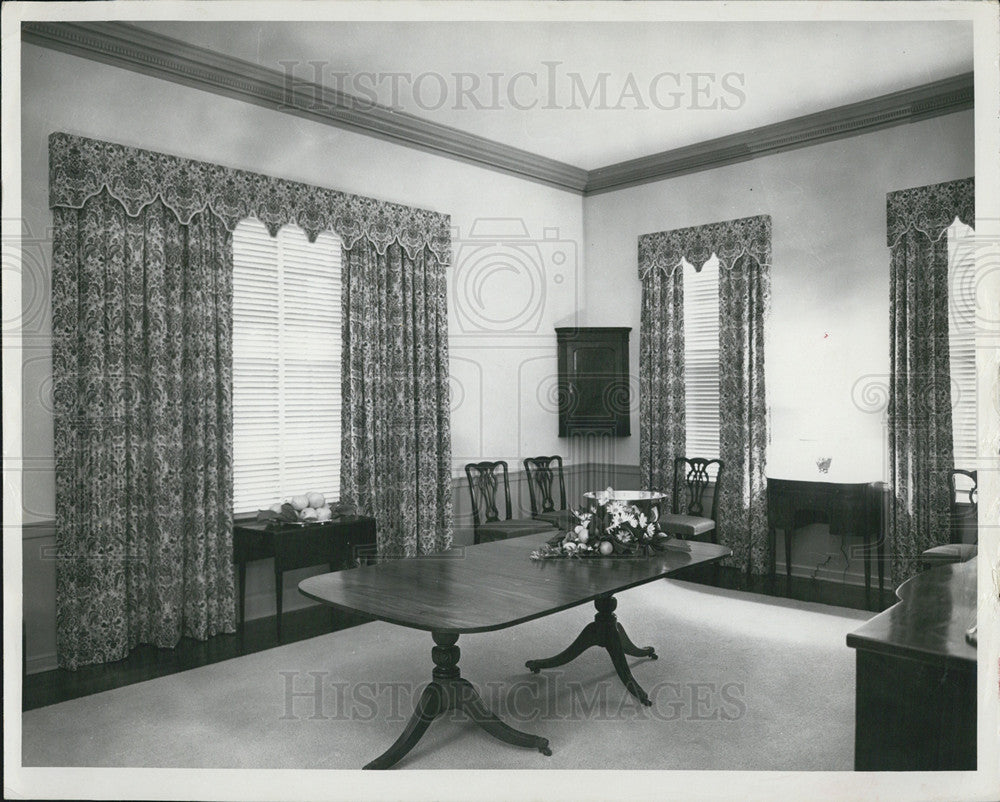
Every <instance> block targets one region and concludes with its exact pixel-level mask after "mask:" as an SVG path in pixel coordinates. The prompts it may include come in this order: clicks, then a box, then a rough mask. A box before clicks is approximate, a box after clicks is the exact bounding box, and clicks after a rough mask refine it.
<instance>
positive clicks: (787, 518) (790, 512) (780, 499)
mask: <svg viewBox="0 0 1000 802" xmlns="http://www.w3.org/2000/svg"><path fill="white" fill-rule="evenodd" d="M876 484H877V483H874V482H837V481H813V480H804V479H774V478H771V477H768V479H767V519H768V554H769V560H770V574H771V577H772V578H773V577H774V575H775V552H776V543H775V541H776V540H777V538H776V530H778V529H782V530H783V531H784V535H785V573H786V576H787V579H788V580H789V581H790V580H791V578H792V533H793V532H794V531H795V529H796V528H797V527H799V526H804V525H805V524H806V523H813V522H818V521H826V522H827V523H828V524H829V526H830V534H833V535H840V534H853V535H860V536H861V537H862V538H863V539H864V545H865V558H864V569H865V593H866V594H868V593H870V591H871V570H872V569H871V559H872V556H873V553H872V552H873V547H875V548H876V549H877V555H878V556H877V563H878V565H877V568H878V590H879V600H880V601H881V598H882V588H883V583H884V573H885V560H884V549H885V537H884V532H881V531H879V529H880V527H879V515H878V506H879V505H880V504H881V503H882V500H881V491H880V490H879V489H878V488H877V487H876ZM800 514H804V515H800ZM809 514H811V515H812V517H810V516H809ZM803 519H805V520H803Z"/></svg>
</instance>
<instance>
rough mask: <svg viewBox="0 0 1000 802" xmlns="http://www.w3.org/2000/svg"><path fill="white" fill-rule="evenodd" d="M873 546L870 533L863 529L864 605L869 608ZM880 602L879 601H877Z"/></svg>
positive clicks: (868, 530)
mask: <svg viewBox="0 0 1000 802" xmlns="http://www.w3.org/2000/svg"><path fill="white" fill-rule="evenodd" d="M874 546H875V544H874V543H872V533H871V530H870V529H868V528H867V527H866V528H865V556H864V560H865V603H866V604H868V605H869V607H870V606H871V593H872V559H873V558H875V554H874V553H873V552H874ZM879 601H881V599H880V600H879Z"/></svg>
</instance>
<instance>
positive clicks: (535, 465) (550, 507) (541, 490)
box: [522, 455, 578, 531]
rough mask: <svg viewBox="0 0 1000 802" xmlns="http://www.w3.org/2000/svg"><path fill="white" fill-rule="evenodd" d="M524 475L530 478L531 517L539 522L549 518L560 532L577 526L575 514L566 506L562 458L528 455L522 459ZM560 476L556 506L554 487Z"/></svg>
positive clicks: (548, 520)
mask: <svg viewBox="0 0 1000 802" xmlns="http://www.w3.org/2000/svg"><path fill="white" fill-rule="evenodd" d="M522 464H523V465H524V474H525V476H526V477H527V479H528V494H529V496H530V498H531V517H532V518H534V519H535V520H536V521H547V522H548V523H550V524H552V525H553V526H554V527H556V528H557V529H559V530H560V531H568V530H569V529H571V528H572V527H574V526H576V523H577V520H578V519H577V517H576V515H575V514H574V513H573V512H572V511H571V510H570V509H568V508H567V506H566V480H565V479H564V478H563V461H562V457H560V456H558V455H554V456H551V457H528V458H527V459H525V460H523V461H522ZM557 477H558V479H559V506H558V507H556V502H555V493H554V490H555V487H554V486H553V483H554V482H555V481H556V478H557Z"/></svg>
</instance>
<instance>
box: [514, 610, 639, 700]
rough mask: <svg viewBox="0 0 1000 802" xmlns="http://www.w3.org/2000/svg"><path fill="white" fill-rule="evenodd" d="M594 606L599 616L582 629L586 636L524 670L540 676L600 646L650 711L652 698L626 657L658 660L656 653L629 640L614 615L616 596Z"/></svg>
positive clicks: (582, 634)
mask: <svg viewBox="0 0 1000 802" xmlns="http://www.w3.org/2000/svg"><path fill="white" fill-rule="evenodd" d="M594 606H595V607H596V608H597V615H595V616H594V620H593V621H591V622H590V623H589V624H587V626H585V627H584V628H583V632H581V633H580V634H579V635H577V638H576V640H575V641H573V642H572V643H571V644H570V645H569V646H568V647H567V648H566V649H564V650H563V651H561V652H560V653H559V654H557V655H556V656H555V657H548V658H546V659H544V660H529V661H528V662H527V663H525V666H527V667H528V668H529V669H530V670H531V671H532V672H533V673H535V674H537V673H538V672H539V671H540V670H541V669H543V668H555V667H556V666H561V665H565V664H566V663H568V662H569V661H570V660H574V659H575V658H577V657H579V656H580V655H581V654H583V652H585V651H586V650H587V649H589V648H590V647H591V646H601V647H603V648H605V649H607V650H608V654H610V655H611V662H612V663H613V664H614V667H615V671H616V672H617V673H618V676H619V678H620V679H621V681H622V682H623V683H625V687H626V688H627V689H628V692H629V693H630V694H632V695H633V696H634V697H635V698H636V699H638V700H639V701H640V702H642V703H643V704H644V705H646V706H647V707H649V706H650V705H652V704H653V703H652V702H651V701H650V700H649V696H647V695H646V692H645V691H644V690H643V689H642V688H641V687H640V685H639V683H638V682H636V681H635V677H633V676H632V670H631V669H630V668H629V667H628V662H627V661H626V660H625V656H626V655H629V656H630V657H649V658H650V659H652V660H656V652H655V651H654V650H653V647H652V646H647V647H645V648H640V647H639V646H636V645H635V644H634V643H632V640H631V639H630V638H629V636H628V635H627V634H625V630H624V629H623V628H622V625H621V624H619V623H618V618H617V617H616V616H615V612H614V611H615V608H616V607H617V606H618V600H617V599H616V598H615V597H614V596H598V597H597V598H596V599H594Z"/></svg>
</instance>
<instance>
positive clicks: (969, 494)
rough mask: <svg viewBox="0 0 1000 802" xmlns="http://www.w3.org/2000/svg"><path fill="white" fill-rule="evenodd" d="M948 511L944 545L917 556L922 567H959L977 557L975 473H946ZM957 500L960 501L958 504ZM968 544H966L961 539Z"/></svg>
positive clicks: (977, 479)
mask: <svg viewBox="0 0 1000 802" xmlns="http://www.w3.org/2000/svg"><path fill="white" fill-rule="evenodd" d="M959 477H963V479H962V481H964V482H965V487H963V488H959V487H958V481H959ZM948 499H949V502H948V505H949V506H948V508H949V512H950V528H949V539H948V543H947V544H945V545H941V546H933V547H931V548H929V549H926V550H924V552H923V553H922V554H921V555H920V564H921V565H922V566H923V567H928V568H929V567H931V566H934V565H945V564H947V563H962V562H965V561H966V560H971V559H972V558H973V557H975V556H976V554H978V552H979V549H978V547H977V545H976V544H977V543H978V533H977V529H978V525H979V472H978V471H966V470H964V469H962V468H953V469H952V470H951V471H950V472H949V473H948ZM960 499H961V500H960ZM967 535H968V536H969V538H970V540H971V541H972V542H971V543H970V542H967V541H966V540H965V536H967Z"/></svg>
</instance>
